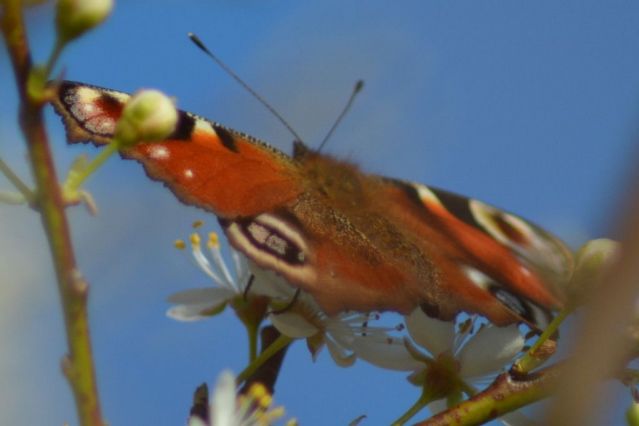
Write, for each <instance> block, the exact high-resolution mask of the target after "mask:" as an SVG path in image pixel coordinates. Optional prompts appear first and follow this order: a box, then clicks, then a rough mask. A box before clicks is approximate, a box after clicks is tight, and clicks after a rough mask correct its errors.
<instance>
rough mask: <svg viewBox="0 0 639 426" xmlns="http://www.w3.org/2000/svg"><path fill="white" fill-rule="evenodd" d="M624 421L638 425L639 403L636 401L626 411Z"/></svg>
mask: <svg viewBox="0 0 639 426" xmlns="http://www.w3.org/2000/svg"><path fill="white" fill-rule="evenodd" d="M626 422H627V424H628V425H629V426H639V404H637V403H636V402H633V403H632V405H630V408H628V410H627V411H626Z"/></svg>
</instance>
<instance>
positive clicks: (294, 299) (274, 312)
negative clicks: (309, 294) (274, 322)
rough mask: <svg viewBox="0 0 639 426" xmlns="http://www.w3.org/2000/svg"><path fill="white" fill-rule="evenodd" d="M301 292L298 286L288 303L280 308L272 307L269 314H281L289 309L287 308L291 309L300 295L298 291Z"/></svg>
mask: <svg viewBox="0 0 639 426" xmlns="http://www.w3.org/2000/svg"><path fill="white" fill-rule="evenodd" d="M301 292H302V290H301V289H299V288H298V289H296V290H295V294H294V295H293V297H292V298H291V300H290V302H288V303H287V304H286V306H284V307H283V308H281V309H274V310H272V311H271V312H270V313H271V314H274V315H279V314H283V313H284V312H287V311H289V310H290V309H291V308H292V307H293V306H294V305H295V303H296V302H297V299H299V297H300V293H301Z"/></svg>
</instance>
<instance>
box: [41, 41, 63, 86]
mask: <svg viewBox="0 0 639 426" xmlns="http://www.w3.org/2000/svg"><path fill="white" fill-rule="evenodd" d="M65 44H66V43H64V42H62V40H60V38H59V37H58V38H56V40H55V44H54V45H53V50H52V51H51V55H49V60H48V61H47V65H46V66H45V68H44V70H45V74H44V75H45V76H46V77H47V78H50V76H51V71H53V67H54V66H55V64H56V62H58V58H60V54H61V53H62V50H64V46H65Z"/></svg>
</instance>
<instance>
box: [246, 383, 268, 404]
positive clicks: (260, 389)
mask: <svg viewBox="0 0 639 426" xmlns="http://www.w3.org/2000/svg"><path fill="white" fill-rule="evenodd" d="M249 394H250V395H251V397H253V399H254V400H256V401H258V402H259V401H260V399H261V398H262V397H263V396H264V395H268V390H267V389H266V386H264V385H263V384H262V383H259V382H258V383H253V384H252V385H251V388H250V389H249Z"/></svg>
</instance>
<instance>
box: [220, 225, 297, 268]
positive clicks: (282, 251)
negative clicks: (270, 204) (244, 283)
mask: <svg viewBox="0 0 639 426" xmlns="http://www.w3.org/2000/svg"><path fill="white" fill-rule="evenodd" d="M221 223H222V225H223V226H225V228H226V230H227V233H228V234H229V237H230V238H231V239H232V240H233V241H234V242H235V243H236V244H237V245H238V246H239V247H240V248H241V249H248V248H249V247H250V248H251V250H253V251H255V252H256V253H259V256H260V257H261V258H262V259H263V260H264V261H265V262H266V263H270V262H273V261H281V262H284V263H286V264H287V265H290V266H301V265H303V264H304V263H306V260H307V255H306V251H307V250H308V249H307V246H306V243H305V242H304V239H303V237H302V235H301V234H300V233H299V232H298V231H297V230H296V229H294V228H293V227H292V225H291V224H290V223H288V222H287V221H285V220H283V219H282V218H279V217H277V216H275V215H272V214H261V215H259V216H256V217H254V218H249V219H240V220H236V221H230V222H227V223H225V222H224V221H221ZM269 259H270V261H269Z"/></svg>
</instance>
